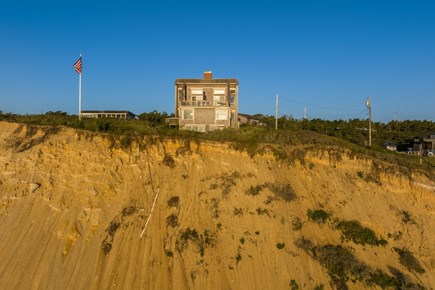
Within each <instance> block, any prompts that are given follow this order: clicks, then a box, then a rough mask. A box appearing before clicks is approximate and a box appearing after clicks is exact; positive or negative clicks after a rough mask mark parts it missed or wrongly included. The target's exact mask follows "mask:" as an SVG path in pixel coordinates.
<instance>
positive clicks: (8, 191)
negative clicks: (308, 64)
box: [0, 123, 435, 289]
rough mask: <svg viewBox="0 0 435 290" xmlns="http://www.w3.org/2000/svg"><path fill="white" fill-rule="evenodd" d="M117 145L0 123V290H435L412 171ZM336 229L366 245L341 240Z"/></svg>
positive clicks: (181, 146) (339, 159)
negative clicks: (371, 238) (390, 286)
mask: <svg viewBox="0 0 435 290" xmlns="http://www.w3.org/2000/svg"><path fill="white" fill-rule="evenodd" d="M121 144H122V142H119V141H118V140H114V139H113V138H112V137H110V136H105V135H102V134H94V133H89V132H82V131H77V130H73V129H68V128H45V127H28V126H24V125H19V124H11V123H0V231H1V233H2V234H1V235H0V245H1V246H0V261H1V263H0V289H109V288H110V289H291V287H292V286H291V285H293V287H296V286H295V285H296V284H297V285H298V286H299V288H300V289H315V287H317V289H333V288H338V289H346V287H348V288H349V289H364V288H367V289H371V288H373V289H380V286H377V285H376V283H373V282H370V281H373V280H374V279H376V277H378V278H379V277H381V274H379V273H381V272H382V273H383V274H384V275H386V276H382V277H384V278H385V280H388V277H389V278H390V279H391V280H390V281H393V280H394V279H395V280H394V281H396V282H394V283H397V282H399V283H400V287H402V288H403V289H419V288H426V289H434V288H435V238H434V236H435V219H434V215H435V181H434V180H431V179H429V178H428V177H425V176H424V175H422V174H416V173H410V172H409V171H407V170H403V169H400V168H396V167H394V166H392V165H389V164H384V163H381V162H379V161H376V160H371V159H370V158H364V157H363V156H356V155H353V154H351V152H347V151H345V150H343V149H337V148H322V149H318V148H307V147H299V148H290V147H289V148H284V149H282V148H281V149H280V150H282V152H285V153H286V156H287V157H286V158H277V157H276V156H278V155H277V154H273V152H274V150H276V149H275V148H273V147H272V146H270V145H268V146H265V147H264V148H263V150H262V152H261V154H257V155H255V156H254V157H252V158H251V157H250V156H248V155H247V154H246V153H244V152H240V151H235V150H233V149H231V147H230V145H229V144H218V143H206V142H201V143H199V144H198V143H195V142H191V143H186V142H182V141H173V140H166V141H158V140H154V141H151V140H143V141H142V142H140V143H139V144H138V143H133V144H130V145H129V146H128V147H126V146H121ZM277 159H278V160H277ZM156 194H158V195H157V199H156V203H155V208H154V212H153V214H152V216H151V218H150V219H149V223H148V226H147V228H146V231H145V232H144V234H143V236H142V237H140V235H141V233H142V231H143V229H144V226H145V224H146V222H147V220H148V218H149V216H150V210H151V208H152V205H153V201H154V198H155V196H156ZM308 210H310V211H311V213H313V212H314V211H316V210H318V213H329V214H330V215H329V216H328V217H327V218H325V219H324V221H325V222H322V221H321V219H317V220H316V218H313V216H311V218H310V217H309V215H307V212H308ZM342 221H358V222H359V224H360V225H361V226H363V227H366V228H369V229H372V230H373V232H374V233H375V235H376V238H377V239H378V241H379V243H378V244H371V245H370V244H367V243H365V244H362V243H358V240H357V239H354V240H352V239H351V238H346V236H345V235H344V232H343V230H340V228H339V226H338V225H339V224H340V222H342ZM381 241H385V242H381ZM328 251H330V252H328ZM334 251H335V252H334ZM334 253H335V254H334ZM331 257H336V259H341V258H342V259H345V260H346V261H347V262H346V261H344V262H343V263H342V264H340V263H339V264H334V265H333V266H332V267H331V261H330V260H328V259H331ZM410 257H412V258H414V259H412V258H410ZM328 263H329V264H328ZM352 263H353V264H352ZM340 265H341V266H342V267H343V270H342V271H341V270H340V269H338V270H337V267H338V268H339V267H341V266H340ZM346 265H347V266H346ZM352 265H358V267H356V268H355V267H354V266H352ZM334 267H335V270H334ZM346 267H347V268H346ZM377 270H379V271H378V272H376V271H377ZM376 273H378V274H379V275H378V276H376ZM379 279H380V278H379ZM386 283H387V282H386ZM390 283H393V282H390ZM378 285H379V284H378ZM397 285H398V284H397ZM322 286H323V288H321V287H322ZM398 287H399V286H397V287H396V288H398Z"/></svg>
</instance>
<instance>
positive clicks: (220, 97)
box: [213, 89, 225, 106]
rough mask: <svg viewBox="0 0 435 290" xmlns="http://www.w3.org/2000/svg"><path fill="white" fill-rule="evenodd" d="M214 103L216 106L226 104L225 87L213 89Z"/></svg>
mask: <svg viewBox="0 0 435 290" xmlns="http://www.w3.org/2000/svg"><path fill="white" fill-rule="evenodd" d="M213 104H214V105H215V106H224V105H225V89H213Z"/></svg>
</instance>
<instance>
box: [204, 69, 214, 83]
mask: <svg viewBox="0 0 435 290" xmlns="http://www.w3.org/2000/svg"><path fill="white" fill-rule="evenodd" d="M212 79H213V75H212V72H211V70H207V71H205V72H204V80H206V81H210V80H212Z"/></svg>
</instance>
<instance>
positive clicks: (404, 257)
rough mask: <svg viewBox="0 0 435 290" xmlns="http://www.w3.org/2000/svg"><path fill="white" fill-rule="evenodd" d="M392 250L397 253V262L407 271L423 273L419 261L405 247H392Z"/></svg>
mask: <svg viewBox="0 0 435 290" xmlns="http://www.w3.org/2000/svg"><path fill="white" fill-rule="evenodd" d="M393 249H394V251H395V252H396V253H397V254H398V255H399V262H400V264H402V265H403V266H405V268H406V269H408V270H409V271H414V272H417V273H419V274H423V273H424V272H425V271H424V269H423V268H422V267H421V264H420V262H419V261H418V260H417V259H416V258H415V257H414V256H413V255H412V253H411V252H410V251H409V250H408V249H405V248H402V249H400V248H393Z"/></svg>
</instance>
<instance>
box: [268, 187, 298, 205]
mask: <svg viewBox="0 0 435 290" xmlns="http://www.w3.org/2000/svg"><path fill="white" fill-rule="evenodd" d="M266 186H267V187H268V188H269V189H270V190H271V191H272V192H273V193H274V194H275V198H276V199H282V200H284V201H292V200H295V199H296V194H295V192H294V190H293V188H292V187H291V186H290V184H284V185H282V184H275V183H266Z"/></svg>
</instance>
